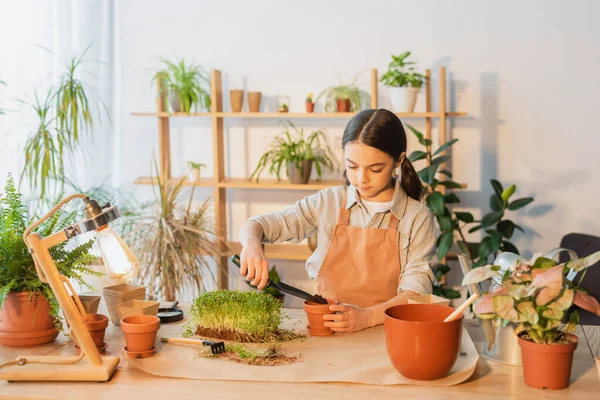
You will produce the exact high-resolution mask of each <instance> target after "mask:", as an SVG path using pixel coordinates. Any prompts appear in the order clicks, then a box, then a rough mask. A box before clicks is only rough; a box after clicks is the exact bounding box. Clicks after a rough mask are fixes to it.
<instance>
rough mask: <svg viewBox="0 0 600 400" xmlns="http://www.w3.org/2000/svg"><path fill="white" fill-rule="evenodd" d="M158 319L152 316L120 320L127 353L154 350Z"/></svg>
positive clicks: (135, 316) (158, 326)
mask: <svg viewBox="0 0 600 400" xmlns="http://www.w3.org/2000/svg"><path fill="white" fill-rule="evenodd" d="M159 328H160V319H159V318H158V317H156V316H154V315H132V316H130V317H125V318H123V319H122V320H121V330H122V331H123V334H124V335H125V343H127V351H129V352H144V351H149V350H152V349H153V348H154V342H155V341H156V333H157V332H158V330H159Z"/></svg>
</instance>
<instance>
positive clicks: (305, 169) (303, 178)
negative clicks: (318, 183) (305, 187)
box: [286, 160, 312, 184]
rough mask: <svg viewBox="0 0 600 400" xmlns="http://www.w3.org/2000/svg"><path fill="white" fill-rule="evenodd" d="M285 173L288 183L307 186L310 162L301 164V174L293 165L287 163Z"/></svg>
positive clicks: (310, 168)
mask: <svg viewBox="0 0 600 400" xmlns="http://www.w3.org/2000/svg"><path fill="white" fill-rule="evenodd" d="M286 172H287V176H288V178H289V179H290V183H293V184H307V183H308V181H309V180H310V173H311V172H312V160H307V161H303V162H302V173H301V172H300V169H298V168H296V166H295V165H294V164H293V163H291V162H288V164H287V169H286Z"/></svg>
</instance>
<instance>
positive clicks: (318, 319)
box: [304, 300, 335, 336]
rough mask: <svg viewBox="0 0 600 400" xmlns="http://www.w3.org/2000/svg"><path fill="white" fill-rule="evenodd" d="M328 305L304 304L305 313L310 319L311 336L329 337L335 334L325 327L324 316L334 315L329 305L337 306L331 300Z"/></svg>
mask: <svg viewBox="0 0 600 400" xmlns="http://www.w3.org/2000/svg"><path fill="white" fill-rule="evenodd" d="M327 301H328V304H317V303H313V302H311V301H305V302H304V311H305V312H306V316H307V317H308V327H307V328H308V333H309V334H310V335H311V336H329V335H333V334H334V333H335V332H334V331H332V330H331V329H329V328H328V327H326V326H325V320H324V319H323V315H325V314H332V312H331V311H329V305H330V304H335V303H334V302H333V301H331V300H327Z"/></svg>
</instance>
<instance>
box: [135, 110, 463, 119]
mask: <svg viewBox="0 0 600 400" xmlns="http://www.w3.org/2000/svg"><path fill="white" fill-rule="evenodd" d="M355 114H356V113H352V112H345V113H338V112H331V113H305V112H304V113H303V112H287V113H279V112H216V113H214V112H201V113H183V112H176V113H169V112H166V111H165V112H134V113H131V115H133V116H136V117H160V118H167V117H212V116H216V117H220V118H266V119H268V118H278V119H288V118H289V119H294V118H308V119H326V118H341V119H346V118H352V117H353V116H354V115H355ZM395 114H396V115H397V116H398V117H402V118H440V117H441V116H442V114H441V113H439V112H433V111H431V112H416V113H395ZM446 116H447V117H466V116H467V113H466V112H447V113H446Z"/></svg>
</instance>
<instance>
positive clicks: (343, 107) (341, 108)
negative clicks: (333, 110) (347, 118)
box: [335, 99, 350, 112]
mask: <svg viewBox="0 0 600 400" xmlns="http://www.w3.org/2000/svg"><path fill="white" fill-rule="evenodd" d="M335 100H336V102H337V110H338V112H350V99H335Z"/></svg>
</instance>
